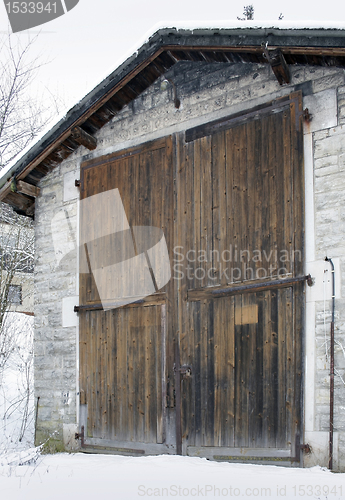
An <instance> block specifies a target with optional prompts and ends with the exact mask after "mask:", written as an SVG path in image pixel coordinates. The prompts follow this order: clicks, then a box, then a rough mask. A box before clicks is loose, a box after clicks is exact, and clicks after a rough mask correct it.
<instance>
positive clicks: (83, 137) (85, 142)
mask: <svg viewBox="0 0 345 500" xmlns="http://www.w3.org/2000/svg"><path fill="white" fill-rule="evenodd" d="M71 136H72V138H73V139H74V140H75V141H76V142H77V143H78V144H81V145H82V146H85V147H86V148H87V149H89V150H93V149H96V148H97V139H96V138H95V137H93V136H92V135H90V134H88V133H87V132H85V130H83V129H82V128H81V127H74V128H73V129H72V131H71Z"/></svg>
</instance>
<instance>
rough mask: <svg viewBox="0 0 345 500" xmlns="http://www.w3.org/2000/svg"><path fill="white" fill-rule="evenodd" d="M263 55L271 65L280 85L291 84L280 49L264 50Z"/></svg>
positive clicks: (287, 68) (287, 67)
mask: <svg viewBox="0 0 345 500" xmlns="http://www.w3.org/2000/svg"><path fill="white" fill-rule="evenodd" d="M264 55H265V57H266V59H267V60H268V62H269V64H270V65H271V68H272V71H273V73H274V74H275V76H276V78H277V80H278V82H279V84H280V85H283V83H290V82H291V73H290V69H289V66H288V65H287V62H286V60H285V57H284V55H283V53H282V51H281V50H280V49H274V50H267V48H264Z"/></svg>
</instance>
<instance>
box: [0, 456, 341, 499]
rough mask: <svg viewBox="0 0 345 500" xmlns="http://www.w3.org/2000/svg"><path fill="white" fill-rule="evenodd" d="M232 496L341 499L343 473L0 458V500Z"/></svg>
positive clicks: (187, 461)
mask: <svg viewBox="0 0 345 500" xmlns="http://www.w3.org/2000/svg"><path fill="white" fill-rule="evenodd" d="M19 464H21V465H19ZM237 497H239V498H244V499H249V498H260V499H265V498H270V499H278V498H279V499H280V498H286V499H297V498H313V499H320V500H321V499H322V500H323V499H328V500H329V499H335V500H336V499H343V498H344V497H345V474H332V473H331V472H330V471H328V470H326V469H322V468H321V467H313V468H311V469H295V468H284V467H276V466H267V465H247V464H230V463H217V462H210V461H207V460H206V459H202V458H190V457H179V456H168V455H163V456H158V457H140V458H137V457H120V456H112V455H87V454H82V453H79V454H57V455H40V454H39V451H38V450H37V449H31V450H27V451H26V452H21V453H17V454H15V453H12V454H6V455H2V456H1V455H0V498H1V500H61V499H64V500H70V499H71V500H72V499H83V500H91V499H92V500H94V499H98V498H99V499H102V500H103V499H104V500H105V499H111V500H132V499H133V500H134V499H140V498H188V499H192V498H194V499H195V498H237Z"/></svg>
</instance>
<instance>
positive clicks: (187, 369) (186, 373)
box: [174, 364, 192, 378]
mask: <svg viewBox="0 0 345 500" xmlns="http://www.w3.org/2000/svg"><path fill="white" fill-rule="evenodd" d="M174 372H175V373H176V372H179V373H180V375H181V376H182V377H185V378H189V377H191V375H192V365H181V366H180V368H176V365H175V364H174Z"/></svg>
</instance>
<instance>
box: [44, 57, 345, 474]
mask: <svg viewBox="0 0 345 500" xmlns="http://www.w3.org/2000/svg"><path fill="white" fill-rule="evenodd" d="M291 69H292V83H291V85H286V86H283V87H281V86H280V85H279V84H278V82H277V80H276V79H275V77H274V75H273V73H272V71H271V69H270V67H269V66H268V65H253V64H236V65H231V64H224V63H219V64H218V63H213V64H207V63H189V62H181V63H179V64H177V65H175V67H174V68H173V69H172V70H170V71H169V72H167V74H166V76H167V77H168V78H171V79H173V81H174V82H175V84H176V87H177V93H178V97H179V99H180V100H181V107H180V109H178V110H177V109H176V108H175V107H174V103H173V89H172V87H171V85H168V88H167V89H166V90H164V91H162V90H161V89H160V81H158V82H156V83H155V84H153V85H152V86H151V87H150V88H149V89H148V90H147V91H146V92H145V93H144V94H142V95H141V96H140V97H139V98H137V99H136V100H135V101H134V102H132V103H131V104H130V105H129V106H127V107H126V108H124V109H123V110H122V111H121V112H120V113H119V114H118V115H117V116H116V117H115V118H114V119H113V120H112V122H110V123H109V124H107V125H106V126H105V127H104V128H103V129H102V130H100V131H99V132H98V134H97V139H98V147H97V149H96V150H95V151H93V152H91V153H90V152H89V151H87V150H86V149H85V148H83V147H80V148H79V149H78V151H77V152H76V153H74V154H73V155H72V156H71V157H70V158H69V159H68V160H65V161H64V162H63V163H62V164H61V165H60V166H59V167H57V168H56V169H55V170H54V171H53V172H52V173H50V174H49V175H47V176H46V177H45V178H44V179H43V180H42V181H41V184H40V188H41V194H40V196H39V197H38V199H37V206H36V221H35V225H36V252H37V254H36V270H35V280H36V285H35V286H36V296H35V326H36V330H35V396H36V398H37V397H39V398H40V399H39V413H38V429H37V440H38V441H40V442H42V441H43V440H44V439H48V437H49V436H50V435H51V433H52V432H53V431H56V434H55V435H54V436H53V437H51V440H52V441H54V440H55V441H54V442H55V443H56V444H57V445H58V447H59V446H60V447H61V446H62V444H61V443H65V445H67V446H68V447H73V446H76V442H75V441H74V432H75V431H76V430H77V420H78V417H77V414H78V403H77V401H78V397H77V391H78V362H77V359H78V345H77V336H78V320H77V315H76V314H75V313H74V312H73V305H74V304H77V303H78V279H77V273H76V270H77V252H76V245H77V240H78V234H77V233H78V231H77V227H78V208H77V198H78V190H77V189H76V188H75V187H74V180H75V179H78V178H79V166H80V162H81V161H83V160H85V159H90V158H94V157H98V156H101V155H104V154H107V153H111V152H114V151H117V150H121V149H125V148H127V147H130V146H133V145H136V144H140V143H142V142H146V141H149V140H153V139H155V138H158V137H163V136H165V135H168V134H172V133H174V132H178V131H181V130H184V129H186V128H189V127H192V126H196V125H198V124H202V123H204V122H206V121H209V120H214V119H217V118H221V117H223V116H228V115H230V114H233V113H236V112H238V111H241V110H245V109H250V108H252V107H253V106H256V105H258V104H261V103H264V102H266V101H269V100H271V99H273V98H276V97H279V96H282V95H286V94H288V93H290V92H292V91H293V90H302V92H303V98H304V105H305V106H307V107H308V108H309V110H310V112H311V113H312V114H313V121H312V122H311V124H310V125H307V126H306V128H305V163H306V252H307V255H306V261H307V271H310V272H311V273H312V274H313V276H315V279H316V283H315V287H312V288H311V289H310V290H307V309H306V324H307V325H306V352H307V356H306V369H307V370H308V376H307V377H306V390H305V407H306V425H305V427H306V436H305V438H306V440H308V441H309V442H310V444H311V446H312V449H313V452H312V454H311V455H309V456H308V457H306V460H305V463H306V465H314V464H318V463H319V464H320V465H327V462H328V456H327V455H328V445H327V440H328V427H329V421H328V415H329V356H328V357H327V359H326V346H325V335H326V337H327V338H329V323H330V306H331V303H330V300H329V299H330V283H329V281H330V280H329V276H330V272H329V265H326V264H325V263H324V258H325V256H326V255H328V256H329V257H332V258H334V259H335V263H336V275H337V283H338V284H337V298H336V339H337V341H338V342H339V344H337V346H336V369H337V372H338V373H339V375H340V376H341V377H342V378H343V380H345V356H344V352H343V351H342V348H341V345H342V346H344V347H345V312H344V311H345V307H344V306H345V303H344V300H343V299H342V298H341V297H345V289H344V286H345V238H344V236H345V234H344V233H345V224H344V222H345V220H344V219H345V199H344V196H342V193H343V188H344V187H345V186H344V184H345V175H344V165H345V152H342V149H343V150H344V147H342V144H343V145H345V137H344V136H345V86H344V71H343V70H339V69H336V68H319V67H307V68H306V67H299V66H296V67H292V68H291ZM314 189H315V195H314V196H313V190H314ZM313 207H315V213H314V208H313ZM59 214H60V215H59ZM52 221H54V222H53V230H52ZM66 221H67V222H66ZM53 235H54V237H55V250H56V246H57V243H56V242H57V241H59V242H60V243H61V242H63V241H65V243H64V244H63V245H65V247H63V245H62V246H61V248H60V250H61V252H62V254H63V253H68V258H65V259H63V260H62V261H61V262H60V263H58V260H57V259H58V258H59V255H58V256H56V255H55V251H54V241H53ZM73 249H74V250H73ZM60 250H59V251H60ZM327 266H328V267H327ZM325 269H328V271H327V273H328V274H327V273H325V272H324V270H325ZM325 280H326V281H327V283H326V282H325V284H324V281H325ZM342 284H343V285H342ZM341 288H342V289H341ZM324 319H325V320H324ZM340 376H337V377H336V384H335V386H336V394H335V404H336V410H335V430H336V450H335V458H336V463H335V466H336V467H337V468H338V469H339V468H342V469H343V470H345V455H344V452H342V451H341V450H342V449H344V448H345V447H344V444H345V387H344V384H343V382H342V381H341V378H340ZM314 382H315V383H314Z"/></svg>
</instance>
